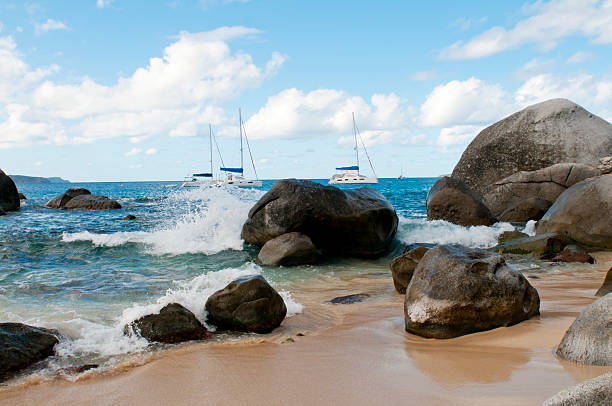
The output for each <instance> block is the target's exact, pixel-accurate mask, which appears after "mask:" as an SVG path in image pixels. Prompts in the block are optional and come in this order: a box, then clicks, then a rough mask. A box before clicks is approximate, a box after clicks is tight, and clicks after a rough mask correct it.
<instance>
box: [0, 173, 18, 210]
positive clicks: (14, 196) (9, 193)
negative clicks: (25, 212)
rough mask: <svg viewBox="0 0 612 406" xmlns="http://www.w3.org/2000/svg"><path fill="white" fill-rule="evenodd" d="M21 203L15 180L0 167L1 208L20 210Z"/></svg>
mask: <svg viewBox="0 0 612 406" xmlns="http://www.w3.org/2000/svg"><path fill="white" fill-rule="evenodd" d="M20 204H21V203H20V202H19V192H18V191H17V186H15V182H13V179H11V178H10V177H8V175H6V174H5V173H4V172H3V171H2V169H0V210H3V211H13V210H18V209H19V206H20Z"/></svg>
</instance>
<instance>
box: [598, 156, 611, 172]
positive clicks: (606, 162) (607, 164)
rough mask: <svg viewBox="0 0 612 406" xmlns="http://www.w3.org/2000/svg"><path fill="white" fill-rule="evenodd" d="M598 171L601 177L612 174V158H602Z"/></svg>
mask: <svg viewBox="0 0 612 406" xmlns="http://www.w3.org/2000/svg"><path fill="white" fill-rule="evenodd" d="M597 169H599V172H600V174H601V175H607V174H608V173H612V156H607V157H604V158H601V159H600V160H599V165H597Z"/></svg>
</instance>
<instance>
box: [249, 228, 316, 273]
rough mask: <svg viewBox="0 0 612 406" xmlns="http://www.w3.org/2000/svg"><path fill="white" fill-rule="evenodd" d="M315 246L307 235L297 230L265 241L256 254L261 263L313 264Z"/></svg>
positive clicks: (284, 264)
mask: <svg viewBox="0 0 612 406" xmlns="http://www.w3.org/2000/svg"><path fill="white" fill-rule="evenodd" d="M318 256H319V254H318V252H317V247H315V246H314V244H313V243H312V240H311V239H310V237H308V236H307V235H304V234H302V233H298V232H292V233H287V234H283V235H279V236H278V237H276V238H273V239H271V240H269V241H268V242H266V243H265V244H264V246H263V247H262V248H261V251H259V255H257V260H258V261H259V263H261V264H262V265H280V266H296V265H305V264H314V263H315V262H317V259H318Z"/></svg>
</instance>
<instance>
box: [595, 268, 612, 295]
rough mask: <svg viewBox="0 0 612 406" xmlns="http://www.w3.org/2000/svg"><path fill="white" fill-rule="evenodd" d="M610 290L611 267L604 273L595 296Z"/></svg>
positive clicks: (611, 289)
mask: <svg viewBox="0 0 612 406" xmlns="http://www.w3.org/2000/svg"><path fill="white" fill-rule="evenodd" d="M610 292H612V268H610V269H608V273H606V277H605V279H604V281H603V283H602V284H601V286H600V288H599V289H598V290H597V293H595V296H605V295H607V294H608V293H610Z"/></svg>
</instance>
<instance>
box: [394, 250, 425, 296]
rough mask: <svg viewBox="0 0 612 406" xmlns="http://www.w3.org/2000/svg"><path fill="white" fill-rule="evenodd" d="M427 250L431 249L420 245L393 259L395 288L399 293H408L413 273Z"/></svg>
mask: <svg viewBox="0 0 612 406" xmlns="http://www.w3.org/2000/svg"><path fill="white" fill-rule="evenodd" d="M427 251H429V248H428V247H425V246H419V247H416V248H414V249H412V250H410V251H408V252H404V253H403V254H402V255H400V256H399V257H397V258H395V259H394V260H393V261H391V275H392V276H393V285H394V286H395V290H397V291H398V292H399V293H402V294H403V293H406V287H407V286H408V284H409V283H410V280H411V279H412V274H413V273H414V270H415V269H416V267H417V265H418V264H419V261H420V260H421V259H422V258H423V255H425V253H426V252H427Z"/></svg>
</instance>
